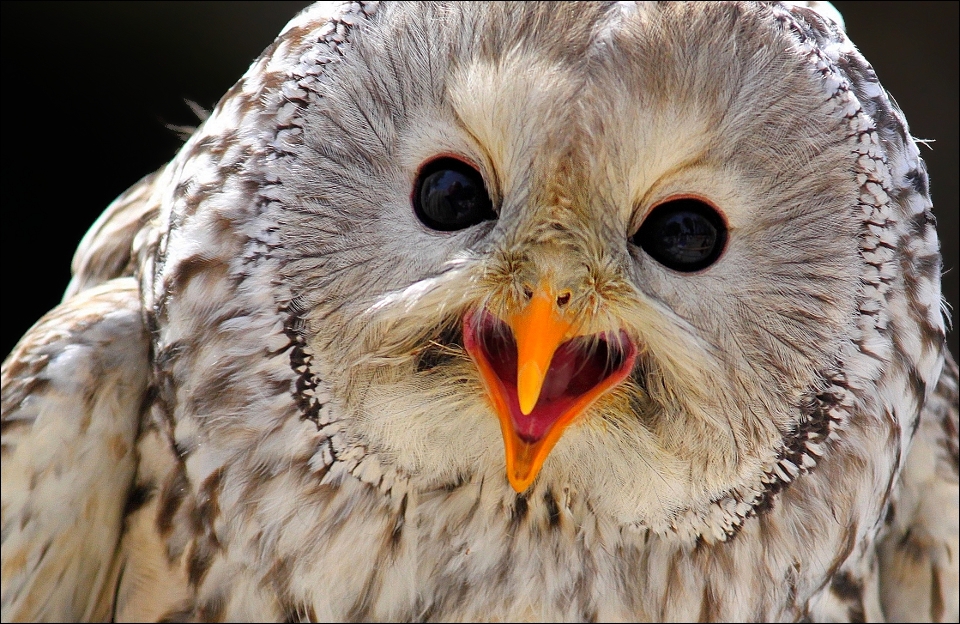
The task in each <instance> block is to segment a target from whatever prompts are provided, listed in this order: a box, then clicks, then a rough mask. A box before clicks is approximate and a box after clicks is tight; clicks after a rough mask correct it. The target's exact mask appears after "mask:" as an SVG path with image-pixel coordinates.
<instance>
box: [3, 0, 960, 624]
mask: <svg viewBox="0 0 960 624" xmlns="http://www.w3.org/2000/svg"><path fill="white" fill-rule="evenodd" d="M940 272H941V263H940V254H939V242H938V238H937V233H936V226H935V219H934V216H933V213H932V205H931V202H930V199H929V191H928V179H927V174H926V170H925V166H924V163H923V161H922V160H921V159H920V156H919V152H918V149H917V146H916V144H915V141H914V139H913V138H911V136H910V134H909V131H908V127H907V124H906V121H905V119H904V117H903V114H902V113H901V111H900V109H899V108H898V107H897V106H896V104H895V103H894V102H893V100H892V98H891V97H889V96H888V95H887V93H886V91H885V90H884V89H883V87H882V86H881V85H880V83H879V82H878V80H877V77H876V75H875V73H874V71H873V69H872V68H871V66H870V65H869V64H868V63H867V62H866V61H865V60H864V59H863V57H862V56H861V55H860V53H859V52H858V51H857V49H856V48H855V47H854V46H853V44H852V43H851V42H850V41H849V39H848V38H847V37H846V35H845V33H844V30H843V24H842V19H841V18H840V16H839V14H838V13H837V12H836V11H835V10H834V9H833V7H831V6H830V5H828V4H825V3H817V2H812V3H770V2H758V3H748V2H722V3H721V2H717V3H690V4H687V3H633V2H613V3H606V2H604V3H579V2H569V3H556V4H553V3H534V2H525V3H490V4H487V3H462V4H461V3H439V2H429V3H426V2H425V3H389V2H381V3H376V2H359V3H358V2H353V3H343V4H338V3H319V4H317V5H314V6H312V7H310V8H308V9H306V10H305V11H304V12H303V13H301V14H300V15H298V16H297V17H295V18H294V19H293V20H292V21H291V22H290V23H289V24H288V25H287V26H286V28H285V29H284V30H283V32H281V34H280V36H279V37H278V38H277V39H276V41H275V42H274V43H273V44H272V45H271V46H270V47H269V48H267V50H266V51H265V52H264V53H263V55H262V56H261V57H260V58H259V59H258V60H256V61H255V62H254V64H253V66H252V67H251V68H250V70H249V71H248V72H247V73H246V74H245V75H244V76H243V77H242V78H241V79H240V81H239V82H238V83H237V84H236V85H235V86H234V87H233V88H232V89H230V91H229V92H228V93H227V94H226V95H225V96H224V97H223V99H222V100H221V101H220V103H219V104H218V105H217V106H216V108H215V109H214V110H213V111H212V113H211V114H210V116H209V118H208V119H206V120H205V121H204V123H203V124H202V125H201V126H200V127H199V128H198V129H197V130H196V132H195V133H194V134H193V135H192V136H191V137H190V138H189V140H188V141H187V142H186V143H185V145H184V146H183V148H182V149H181V150H180V151H179V153H178V154H177V155H176V157H175V158H174V159H173V160H172V161H171V162H170V163H169V164H167V165H165V166H164V167H162V168H161V169H160V170H159V171H157V172H156V173H154V174H151V175H148V176H147V177H145V178H143V179H142V180H141V181H140V182H138V183H137V184H135V185H134V186H133V187H131V188H130V190H128V191H127V192H126V193H124V194H123V195H121V196H120V197H119V198H118V199H117V200H116V201H114V203H113V204H111V205H110V206H109V207H108V208H107V210H106V211H105V212H104V213H103V215H102V216H101V217H100V218H99V219H98V220H97V222H96V223H95V224H94V225H93V226H92V228H91V230H90V231H89V233H88V234H87V235H86V237H85V238H84V239H83V241H82V242H81V244H80V246H79V249H78V250H77V253H76V255H75V258H74V263H73V279H72V281H71V283H70V285H69V287H68V290H67V293H66V295H65V297H64V301H63V303H62V304H61V305H59V306H58V307H56V308H55V309H54V310H52V311H51V312H50V313H49V314H47V315H46V316H45V317H43V318H42V319H41V320H40V321H39V322H38V323H37V324H36V325H35V326H34V327H33V328H32V329H30V330H29V332H28V333H27V334H26V335H25V336H24V337H23V339H22V340H21V341H20V343H19V344H18V345H17V347H16V348H15V349H14V351H13V352H12V353H11V354H10V355H9V356H8V358H7V359H6V360H5V362H4V363H3V369H2V409H3V415H2V422H3V440H2V449H3V450H2V453H3V455H2V457H3V487H2V527H3V528H2V540H3V549H2V609H3V619H4V621H13V620H58V621H71V620H111V619H113V620H136V621H148V620H149V621H160V620H162V621H180V620H187V621H224V620H254V621H345V620H395V621H400V620H405V621H408V620H418V621H420V620H423V621H427V620H429V621H452V620H457V621H465V620H473V621H476V620H481V621H540V620H542V621H571V620H572V621H580V620H588V621H597V620H632V621H643V620H648V621H649V620H658V621H798V620H801V621H865V620H871V621H882V620H885V619H886V620H893V621H904V620H932V621H951V620H952V621H956V620H957V618H958V589H957V587H958V570H957V560H958V557H960V552H958V551H960V544H958V450H957V448H958V447H957V444H958V434H957V422H958V420H957V418H958V417H957V414H958V383H957V377H958V371H957V365H956V364H955V363H954V361H953V359H952V358H951V356H950V354H949V352H948V351H947V350H946V348H945V326H944V320H943V314H942V304H941V294H940V292H941V290H940Z"/></svg>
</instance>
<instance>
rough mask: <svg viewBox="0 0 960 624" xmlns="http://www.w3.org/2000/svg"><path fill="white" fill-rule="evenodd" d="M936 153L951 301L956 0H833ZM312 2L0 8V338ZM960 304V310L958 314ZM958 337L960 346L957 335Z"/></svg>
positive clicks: (931, 162)
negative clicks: (195, 110) (105, 215)
mask: <svg viewBox="0 0 960 624" xmlns="http://www.w3.org/2000/svg"><path fill="white" fill-rule="evenodd" d="M834 4H835V5H836V6H837V7H838V8H839V9H840V11H841V13H843V15H844V17H845V19H846V23H847V32H848V34H849V35H850V37H851V39H853V41H854V42H855V43H856V44H857V45H858V46H859V48H860V50H861V51H862V52H863V53H864V56H866V58H867V59H868V60H869V61H870V62H871V63H872V64H873V65H874V67H875V69H876V71H877V74H878V75H879V76H880V80H881V82H882V83H883V85H884V86H885V87H886V88H887V89H888V90H889V91H890V92H891V93H893V95H894V96H895V97H896V99H897V101H898V103H899V104H900V106H901V107H902V108H903V110H904V112H905V113H906V116H907V119H908V120H909V122H910V129H911V132H912V133H913V135H914V136H916V137H919V138H923V139H933V140H934V141H935V142H934V143H932V144H931V149H927V148H925V147H921V152H922V154H923V157H924V159H925V160H926V162H927V165H928V168H929V171H930V178H931V187H932V193H933V199H934V205H935V207H936V208H935V212H936V214H937V218H938V221H939V230H940V237H941V241H942V245H943V254H944V269H945V270H946V271H947V272H946V274H945V275H944V293H945V295H946V297H947V300H948V301H949V303H950V305H951V306H952V307H953V309H954V310H955V309H956V308H957V305H958V279H957V275H958V270H960V262H958V256H957V247H958V244H957V243H958V237H960V236H958V220H957V213H958V191H957V178H958V163H957V156H958V132H957V125H958V117H960V114H958V105H957V100H958V74H960V69H958V63H957V57H958V47H960V46H958V35H957V31H958V23H960V19H958V6H960V3H958V2H909V3H908V2H835V3H834ZM304 5H305V3H303V2H269V3H265V2H240V3H226V2H224V3H221V2H190V3H174V2H158V3H122V2H49V3H47V2H23V3H21V2H4V3H3V4H2V20H0V21H2V97H0V100H2V103H3V107H2V133H3V137H2V152H3V164H2V189H3V195H2V198H3V204H2V212H0V214H2V223H3V227H2V236H3V238H2V245H0V250H2V265H0V266H2V268H0V271H2V276H3V281H2V285H3V290H2V312H3V314H2V319H3V330H2V343H0V354H6V353H9V351H10V350H11V349H12V348H13V346H14V344H15V343H16V341H17V340H18V339H19V337H20V336H21V335H22V334H23V333H24V332H25V331H26V330H27V329H28V328H29V327H30V325H31V324H32V323H34V322H35V321H36V320H37V319H38V318H40V316H41V315H42V314H44V313H45V312H46V311H47V310H49V309H50V308H52V307H53V306H55V305H56V304H57V303H58V302H59V300H60V297H61V295H62V293H63V289H64V288H65V287H66V285H67V282H68V281H69V278H70V260H71V258H72V256H73V252H74V250H75V249H76V246H77V243H78V242H79V241H80V238H81V237H82V236H83V234H84V232H85V231H86V230H87V228H88V227H89V226H90V224H91V223H92V222H93V221H94V219H96V217H97V216H98V215H99V214H100V212H102V210H103V209H104V207H106V206H107V204H109V203H110V201H111V200H112V199H113V198H114V197H116V196H117V195H118V194H120V193H121V192H122V191H123V190H124V189H126V188H127V187H128V186H130V185H131V184H133V183H134V182H136V181H137V180H138V179H139V178H140V177H141V176H143V175H145V174H147V173H149V172H151V171H154V170H155V169H157V168H158V167H160V166H161V165H162V164H163V163H164V162H166V161H167V160H169V159H170V158H171V157H172V156H173V155H174V154H175V153H176V151H177V148H178V146H179V145H180V144H181V139H180V138H179V137H178V135H177V134H176V133H175V132H174V131H173V130H171V129H170V128H169V126H171V125H195V124H196V117H195V116H194V115H193V114H192V113H191V112H190V109H189V108H188V107H187V106H186V105H185V104H184V100H185V99H190V100H193V101H195V102H197V103H198V104H200V105H201V106H203V107H205V108H207V109H210V108H212V107H213V105H214V104H215V103H216V102H217V100H218V99H219V98H220V96H221V95H222V94H223V93H224V92H226V90H227V89H228V88H229V87H230V86H231V85H232V84H233V83H234V82H235V81H236V80H237V79H238V78H239V77H240V76H241V74H243V72H244V71H246V69H247V67H248V66H249V65H250V62H251V61H252V60H253V59H255V58H256V57H257V55H259V53H260V52H261V51H262V50H263V48H265V47H266V46H267V45H268V44H269V43H270V42H271V41H272V40H273V38H274V37H275V36H276V34H277V33H279V32H280V29H281V28H282V27H283V25H284V24H285V23H286V21H287V20H288V19H289V18H290V17H292V16H293V15H294V14H295V13H296V12H297V11H298V10H299V9H300V8H301V7H303V6H304ZM955 316H956V315H955V313H954V317H955ZM958 333H960V332H956V331H955V332H952V333H951V336H950V346H951V350H952V351H953V353H954V354H957V353H958V350H957V334H958Z"/></svg>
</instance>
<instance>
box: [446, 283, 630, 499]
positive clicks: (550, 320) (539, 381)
mask: <svg viewBox="0 0 960 624" xmlns="http://www.w3.org/2000/svg"><path fill="white" fill-rule="evenodd" d="M564 299H566V300H569V295H567V296H565V297H564V296H561V297H560V298H559V299H558V297H557V295H556V293H555V292H554V291H553V289H551V288H549V287H548V286H544V285H541V286H540V288H538V289H537V290H536V291H535V292H534V294H533V296H532V297H531V298H530V300H529V301H528V303H527V304H526V305H525V307H523V308H522V309H521V310H519V311H518V312H517V313H515V314H510V315H507V316H506V318H505V319H504V320H501V319H499V318H498V317H496V316H494V315H493V314H491V313H490V312H488V311H486V310H482V311H474V312H471V313H469V314H467V315H466V317H465V318H464V332H463V335H464V346H465V347H466V349H467V352H468V353H469V354H470V357H471V358H472V359H473V361H474V363H475V364H476V366H477V369H478V371H479V372H480V376H481V378H482V379H483V383H484V387H485V389H486V392H487V396H488V397H489V399H490V401H491V403H492V404H493V408H494V411H496V413H497V416H498V418H499V420H500V430H501V433H502V434H503V441H504V447H505V450H506V464H507V465H506V468H507V478H508V479H509V481H510V484H511V485H512V486H513V488H514V490H516V491H517V492H523V491H524V490H526V489H527V488H528V487H529V486H530V484H531V483H533V480H534V479H535V478H536V477H537V474H539V472H540V469H541V468H542V466H543V463H544V461H546V458H547V456H548V455H549V454H550V451H551V450H552V449H553V447H554V445H556V443H557V441H558V440H559V439H560V437H561V436H562V434H563V432H564V430H565V429H566V428H567V427H568V426H569V425H570V424H571V423H573V422H575V421H576V420H577V419H578V417H579V416H580V415H581V414H582V413H583V412H584V411H585V410H586V409H587V408H588V407H590V406H591V405H592V404H593V403H594V402H595V401H596V400H597V399H599V398H600V397H601V396H603V395H604V394H606V393H607V392H609V391H610V390H612V389H613V388H614V387H616V386H617V385H618V384H619V383H620V382H621V381H623V380H624V379H625V378H626V377H627V375H629V373H630V371H631V370H632V369H633V363H634V360H635V358H636V347H635V346H634V344H633V342H632V341H631V340H630V339H629V338H628V337H627V336H626V334H625V333H624V332H623V331H622V330H621V331H618V332H605V333H601V334H594V335H590V336H584V335H581V334H578V332H577V327H578V326H581V325H582V323H580V322H578V320H579V319H577V318H574V317H571V316H570V315H569V314H568V313H566V312H565V310H564V309H563V306H562V304H561V302H564Z"/></svg>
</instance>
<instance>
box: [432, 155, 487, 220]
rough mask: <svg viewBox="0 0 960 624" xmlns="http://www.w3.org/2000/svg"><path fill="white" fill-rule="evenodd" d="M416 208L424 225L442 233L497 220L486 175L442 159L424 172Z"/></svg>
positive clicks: (450, 159)
mask: <svg viewBox="0 0 960 624" xmlns="http://www.w3.org/2000/svg"><path fill="white" fill-rule="evenodd" d="M413 208H414V212H416V214H417V217H418V218H419V219H420V221H421V222H423V224H424V225H426V226H427V227H429V228H431V229H434V230H439V231H442V232H451V231H455V230H462V229H464V228H467V227H470V226H472V225H476V224H478V223H481V222H482V221H488V220H492V219H496V218H497V215H496V213H495V212H494V211H493V204H492V202H491V201H490V195H489V194H488V193H487V189H486V187H485V186H484V183H483V176H481V175H480V172H479V171H477V170H476V169H474V168H473V167H471V166H469V165H467V164H466V163H464V162H462V161H460V160H457V159H455V158H439V159H437V160H434V161H432V162H429V163H427V164H426V165H425V166H424V167H423V168H422V169H421V171H420V175H419V176H418V177H417V182H416V186H415V187H414V193H413Z"/></svg>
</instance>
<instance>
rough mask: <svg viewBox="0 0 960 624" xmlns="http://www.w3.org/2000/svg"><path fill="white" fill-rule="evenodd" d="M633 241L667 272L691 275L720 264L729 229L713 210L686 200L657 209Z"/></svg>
mask: <svg viewBox="0 0 960 624" xmlns="http://www.w3.org/2000/svg"><path fill="white" fill-rule="evenodd" d="M631 241H632V242H633V243H634V244H635V245H638V246H639V247H640V248H641V249H643V250H644V251H645V252H647V254H648V255H650V256H651V257H652V258H653V259H654V260H656V261H657V262H659V263H660V264H662V265H664V266H666V267H667V268H670V269H674V270H675V271H681V272H684V273H691V272H693V271H699V270H701V269H705V268H706V267H708V266H710V265H711V264H713V263H714V262H716V261H717V259H718V258H719V257H720V254H721V253H722V252H723V248H724V246H725V245H726V242H727V228H726V224H725V223H724V221H723V217H721V216H720V214H719V213H718V212H717V211H716V210H715V209H714V208H713V207H712V206H710V205H709V204H707V203H706V202H704V201H700V200H698V199H694V198H682V199H675V200H671V201H667V202H664V203H662V204H660V205H659V206H657V207H656V208H654V209H653V211H651V213H650V214H649V215H648V216H647V218H646V219H645V220H644V222H643V225H641V226H640V229H639V230H638V231H637V233H636V234H635V235H634V236H633V238H632V239H631Z"/></svg>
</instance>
